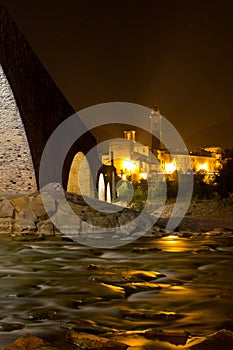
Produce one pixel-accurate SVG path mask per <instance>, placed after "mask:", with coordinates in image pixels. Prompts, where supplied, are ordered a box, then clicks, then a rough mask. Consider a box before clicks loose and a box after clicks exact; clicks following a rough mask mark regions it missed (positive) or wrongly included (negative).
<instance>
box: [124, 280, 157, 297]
mask: <svg viewBox="0 0 233 350" xmlns="http://www.w3.org/2000/svg"><path fill="white" fill-rule="evenodd" d="M122 287H123V288H124V290H125V292H126V295H127V296H129V295H130V294H133V293H139V292H146V291H149V290H160V289H162V288H161V287H160V286H159V285H158V284H156V283H151V282H136V283H126V284H122Z"/></svg>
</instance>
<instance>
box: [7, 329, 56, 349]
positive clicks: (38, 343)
mask: <svg viewBox="0 0 233 350" xmlns="http://www.w3.org/2000/svg"><path fill="white" fill-rule="evenodd" d="M4 350H59V349H58V348H55V347H53V346H51V345H50V344H49V343H47V342H45V341H43V340H42V339H40V338H37V337H35V336H33V335H31V334H30V333H28V334H26V335H24V336H22V337H20V338H18V339H16V340H15V341H14V343H12V344H11V345H8V346H7V347H6V348H5V349H4Z"/></svg>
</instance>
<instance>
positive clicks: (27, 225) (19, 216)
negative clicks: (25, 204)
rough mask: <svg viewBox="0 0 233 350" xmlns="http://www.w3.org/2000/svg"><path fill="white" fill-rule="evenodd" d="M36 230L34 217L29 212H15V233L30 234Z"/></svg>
mask: <svg viewBox="0 0 233 350" xmlns="http://www.w3.org/2000/svg"><path fill="white" fill-rule="evenodd" d="M36 230H37V227H36V216H35V214H34V213H33V212H32V211H30V209H29V210H26V211H22V212H17V213H16V216H15V225H14V231H15V232H25V233H32V232H35V231H36Z"/></svg>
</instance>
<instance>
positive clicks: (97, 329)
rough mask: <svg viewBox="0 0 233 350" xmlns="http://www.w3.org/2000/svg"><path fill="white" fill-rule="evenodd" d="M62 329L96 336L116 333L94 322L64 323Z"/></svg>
mask: <svg viewBox="0 0 233 350" xmlns="http://www.w3.org/2000/svg"><path fill="white" fill-rule="evenodd" d="M61 327H62V328H65V329H70V330H74V331H76V332H84V333H91V334H95V335H98V334H104V333H113V332H114V330H113V329H112V328H109V327H105V326H102V325H98V324H97V323H95V322H93V321H82V320H78V321H72V322H66V323H63V324H62V325H61Z"/></svg>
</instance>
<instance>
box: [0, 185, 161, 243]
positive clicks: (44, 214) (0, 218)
mask: <svg viewBox="0 0 233 350" xmlns="http://www.w3.org/2000/svg"><path fill="white" fill-rule="evenodd" d="M44 203H46V209H45V207H44ZM139 214H140V213H138V212H136V211H135V210H133V209H128V208H124V207H119V206H116V205H113V204H111V203H107V202H103V201H99V200H97V199H93V198H86V197H82V196H80V195H77V194H74V193H65V194H64V192H63V190H62V189H61V186H59V185H58V184H50V185H48V186H46V187H45V188H44V189H42V190H41V192H36V193H33V194H30V195H23V196H18V195H16V196H15V197H13V196H11V197H0V234H13V235H38V236H41V235H54V234H59V230H61V231H62V233H63V234H65V235H67V236H69V237H70V238H72V239H74V240H79V239H80V242H82V240H84V241H85V239H86V238H88V239H89V240H91V239H92V240H93V241H95V240H97V241H98V240H99V241H100V244H101V242H103V241H104V239H105V238H106V239H110V240H111V239H115V240H116V241H119V240H122V241H124V239H127V240H129V241H133V240H135V236H134V235H135V233H138V232H140V235H143V232H146V230H147V229H148V230H149V229H150V228H151V227H152V226H153V220H154V219H153V218H152V217H151V216H150V215H149V214H144V213H143V214H140V218H139ZM141 231H143V232H142V233H141ZM106 244H107V245H108V244H109V245H110V246H111V242H107V243H106ZM122 244H123V243H122Z"/></svg>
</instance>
